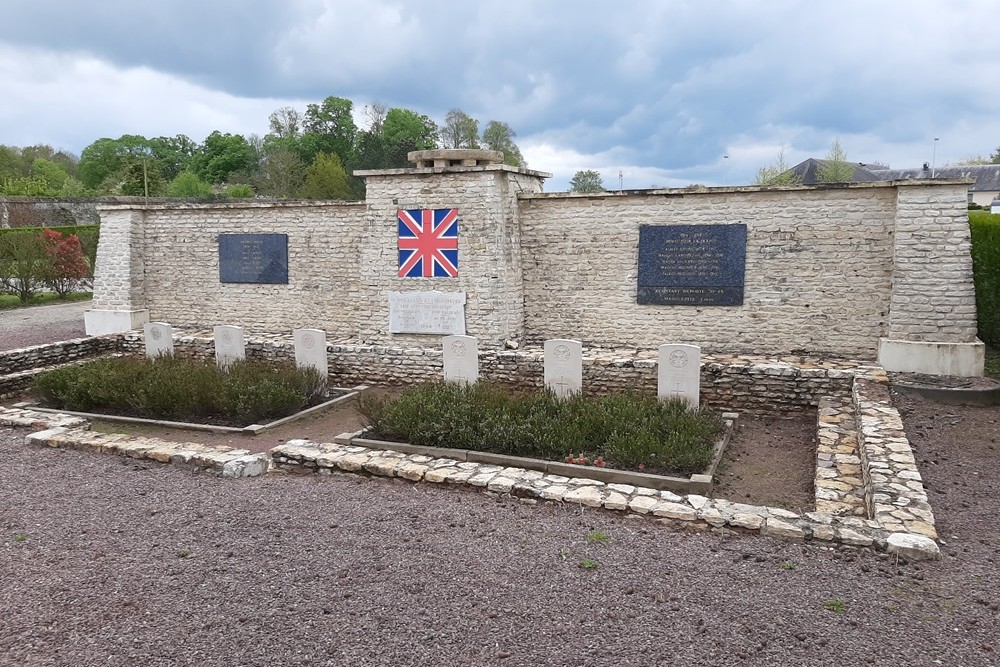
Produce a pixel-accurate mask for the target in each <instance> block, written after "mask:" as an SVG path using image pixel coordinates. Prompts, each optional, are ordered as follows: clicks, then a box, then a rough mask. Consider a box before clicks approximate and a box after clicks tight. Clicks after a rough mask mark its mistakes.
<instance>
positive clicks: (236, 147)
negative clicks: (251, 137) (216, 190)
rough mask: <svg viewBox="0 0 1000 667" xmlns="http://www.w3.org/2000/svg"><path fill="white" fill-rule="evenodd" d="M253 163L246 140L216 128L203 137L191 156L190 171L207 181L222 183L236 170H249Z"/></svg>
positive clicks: (250, 149) (252, 153)
mask: <svg viewBox="0 0 1000 667" xmlns="http://www.w3.org/2000/svg"><path fill="white" fill-rule="evenodd" d="M253 165H254V152H253V149H252V148H251V147H250V144H249V143H248V142H247V140H246V139H245V138H244V137H243V136H242V135H240V134H228V133H226V134H223V133H221V132H219V131H218V130H216V131H215V132H212V134H210V135H208V136H207V137H205V141H204V142H202V144H201V146H199V147H198V152H197V153H195V155H194V156H193V157H192V158H191V168H192V171H194V173H196V174H197V175H198V176H199V177H200V178H202V179H204V180H206V181H208V182H209V183H223V182H225V181H227V180H229V177H230V176H231V175H232V174H234V173H236V172H241V171H242V172H249V171H250V170H251V169H252V167H253Z"/></svg>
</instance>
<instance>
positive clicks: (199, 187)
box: [167, 171, 212, 197]
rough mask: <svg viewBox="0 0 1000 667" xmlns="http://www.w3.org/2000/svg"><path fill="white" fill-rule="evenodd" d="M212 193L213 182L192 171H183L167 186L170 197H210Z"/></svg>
mask: <svg viewBox="0 0 1000 667" xmlns="http://www.w3.org/2000/svg"><path fill="white" fill-rule="evenodd" d="M211 194H212V184H211V183H209V182H208V181H204V180H202V179H200V178H198V175H197V174H195V173H194V172H191V171H182V172H181V173H179V174H177V176H176V177H175V178H174V180H172V181H170V185H168V186H167V196H169V197H208V196H209V195H211Z"/></svg>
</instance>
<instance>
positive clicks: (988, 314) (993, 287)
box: [969, 211, 1000, 347]
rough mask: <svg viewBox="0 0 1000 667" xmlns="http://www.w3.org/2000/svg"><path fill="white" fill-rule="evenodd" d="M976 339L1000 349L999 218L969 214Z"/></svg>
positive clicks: (997, 216)
mask: <svg viewBox="0 0 1000 667" xmlns="http://www.w3.org/2000/svg"><path fill="white" fill-rule="evenodd" d="M969 225H970V228H971V232H972V270H973V274H974V279H975V283H976V311H977V313H978V316H979V338H980V340H982V341H983V342H984V343H986V344H987V345H992V346H993V347H1000V215H991V214H990V213H987V212H986V211H972V212H970V213H969Z"/></svg>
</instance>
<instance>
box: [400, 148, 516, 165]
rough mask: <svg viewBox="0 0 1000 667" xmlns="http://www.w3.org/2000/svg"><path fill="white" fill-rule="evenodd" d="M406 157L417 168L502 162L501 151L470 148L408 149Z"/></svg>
mask: <svg viewBox="0 0 1000 667" xmlns="http://www.w3.org/2000/svg"><path fill="white" fill-rule="evenodd" d="M406 159H407V160H409V161H410V162H412V163H414V164H415V165H416V166H417V169H430V168H432V167H436V168H440V167H480V166H483V165H487V164H502V163H503V153H501V152H500V151H487V150H481V149H478V148H477V149H470V148H442V149H436V150H430V151H410V152H409V153H407V154H406Z"/></svg>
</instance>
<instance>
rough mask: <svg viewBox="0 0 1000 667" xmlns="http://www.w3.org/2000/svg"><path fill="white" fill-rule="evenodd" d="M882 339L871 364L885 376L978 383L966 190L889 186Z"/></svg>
mask: <svg viewBox="0 0 1000 667" xmlns="http://www.w3.org/2000/svg"><path fill="white" fill-rule="evenodd" d="M896 192H897V195H896V219H895V232H894V239H893V243H894V245H893V268H892V295H891V297H890V302H889V330H888V336H886V337H885V338H882V339H880V340H879V363H880V364H881V365H882V366H883V367H884V368H885V369H886V370H888V371H901V372H913V373H927V374H931V375H960V376H981V375H982V374H983V363H984V354H985V346H984V345H983V343H982V342H981V341H980V340H979V339H978V338H976V331H977V323H976V292H975V286H974V285H973V281H972V254H971V249H972V242H971V238H970V234H969V212H968V206H967V201H968V195H967V192H968V184H966V183H956V182H954V181H951V182H948V181H944V182H942V181H937V182H934V181H904V182H900V183H897V190H896Z"/></svg>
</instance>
